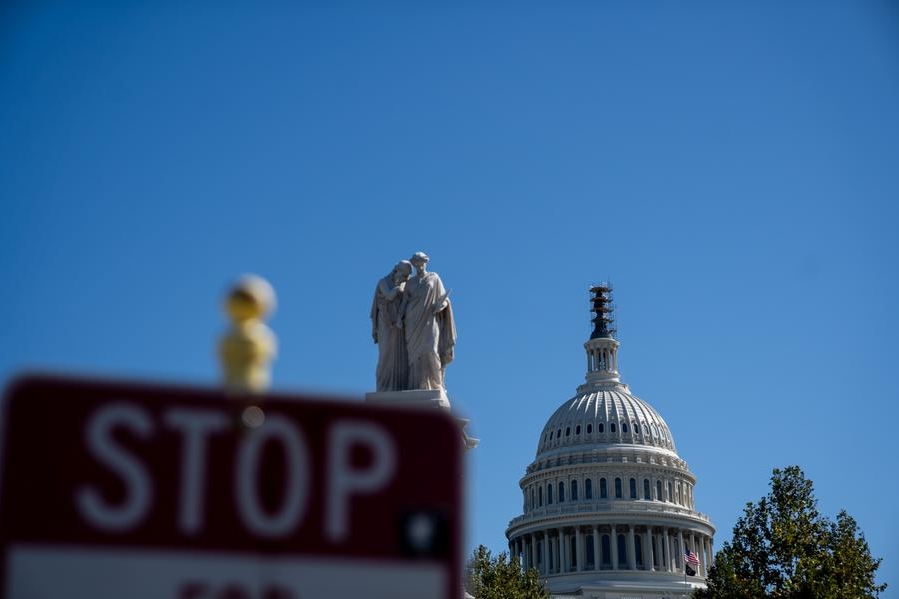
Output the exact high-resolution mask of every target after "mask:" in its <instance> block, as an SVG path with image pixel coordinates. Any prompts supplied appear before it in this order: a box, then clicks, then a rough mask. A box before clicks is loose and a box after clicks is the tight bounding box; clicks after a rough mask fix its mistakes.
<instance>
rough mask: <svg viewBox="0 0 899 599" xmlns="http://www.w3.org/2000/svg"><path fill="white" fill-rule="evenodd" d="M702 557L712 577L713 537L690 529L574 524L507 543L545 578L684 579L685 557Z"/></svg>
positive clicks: (700, 571)
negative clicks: (647, 575)
mask: <svg viewBox="0 0 899 599" xmlns="http://www.w3.org/2000/svg"><path fill="white" fill-rule="evenodd" d="M686 550H689V551H693V552H694V553H695V554H696V555H697V557H699V566H697V567H696V568H695V570H696V575H697V577H698V578H705V577H706V576H707V575H708V564H709V562H710V560H711V559H712V557H713V555H714V554H713V553H712V537H711V535H709V534H707V533H705V532H701V531H698V530H696V529H691V528H683V527H676V526H653V525H636V524H620V523H612V524H591V523H584V524H576V525H573V526H562V527H553V528H547V529H543V530H536V531H531V532H527V533H523V534H521V535H518V536H516V537H513V538H511V539H510V540H509V551H510V552H511V555H513V556H515V557H517V558H518V560H519V563H520V564H521V566H522V567H523V568H534V569H536V570H537V572H538V573H539V574H540V576H541V577H544V578H545V577H547V576H559V575H566V574H579V573H591V572H599V571H604V572H610V571H611V572H617V571H624V572H626V571H629V572H651V573H658V574H671V575H677V576H683V574H684V552H685V551H686Z"/></svg>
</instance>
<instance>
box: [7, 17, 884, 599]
mask: <svg viewBox="0 0 899 599" xmlns="http://www.w3.org/2000/svg"><path fill="white" fill-rule="evenodd" d="M335 4H337V3H324V2H321V3H312V2H308V3H289V2H280V3H279V2H273V3H269V4H268V5H266V6H263V7H254V8H251V7H249V5H246V4H240V3H218V2H216V3H213V2H206V3H202V2H197V3H191V5H190V6H181V5H180V3H150V2H127V1H125V2H115V3H91V2H80V3H65V2H18V3H16V2H11V3H6V4H5V5H4V8H3V9H0V108H2V109H0V131H2V132H3V133H2V135H0V206H2V208H3V212H2V219H0V270H2V272H3V279H2V281H3V282H2V284H0V285H2V287H0V291H2V294H0V309H2V312H3V313H5V314H7V321H6V322H5V324H4V327H3V328H4V332H3V335H2V339H3V342H2V343H0V377H2V379H3V380H8V379H9V377H11V376H12V375H13V374H14V373H16V372H19V371H21V370H23V369H27V368H34V367H40V368H49V369H53V370H59V371H64V372H83V373H98V374H103V375H115V376H121V377H140V378H151V379H164V380H173V381H186V382H192V383H197V382H200V383H209V384H213V383H214V382H215V381H216V380H217V377H218V372H217V365H216V363H215V360H214V345H215V339H216V337H217V336H218V335H219V334H220V332H221V331H222V330H223V328H224V326H225V323H224V319H223V316H222V314H221V311H220V309H219V303H220V300H221V297H222V293H223V290H224V289H225V287H226V286H227V284H228V283H229V282H230V281H232V280H233V279H234V278H236V277H237V276H238V275H240V274H242V273H244V272H256V273H259V274H261V275H263V276H265V277H267V278H268V279H269V280H270V281H271V282H272V284H273V285H274V286H275V288H276V290H277V293H278V297H279V309H278V312H277V313H276V314H275V316H274V317H273V318H272V320H271V326H272V328H273V329H275V331H276V333H277V334H278V336H279V339H280V345H281V352H280V356H279V358H278V361H277V363H276V366H275V370H274V380H275V386H276V387H277V388H278V389H280V390H298V391H326V392H329V393H339V394H342V395H348V396H359V395H361V394H362V393H364V392H366V391H369V390H372V388H373V385H374V366H375V360H376V347H375V346H374V345H373V344H372V343H371V338H370V335H369V331H370V325H369V322H368V314H369V306H370V301H371V294H372V291H373V288H374V285H375V283H376V281H377V280H378V278H379V277H381V276H383V275H384V274H386V273H387V271H388V270H389V269H390V268H391V266H392V265H393V264H394V263H395V262H396V261H397V260H398V259H401V258H408V257H409V256H411V254H412V253H413V252H415V251H419V250H422V251H425V252H427V253H428V254H429V255H430V256H431V269H432V270H434V271H436V272H438V273H439V274H440V275H441V276H442V278H443V280H444V282H445V284H446V285H447V287H449V288H451V289H452V293H453V300H454V309H455V313H456V320H457V327H458V331H459V341H458V346H457V351H456V354H457V360H456V362H454V363H453V364H452V365H451V366H450V368H449V370H448V381H447V383H448V388H449V393H450V397H451V399H452V401H453V403H454V406H455V407H456V409H458V410H459V411H460V412H461V413H463V414H465V415H466V416H467V417H469V418H471V419H472V425H471V428H472V430H473V433H474V434H475V435H476V436H478V437H480V438H481V439H482V443H481V445H480V447H478V448H477V449H476V450H475V451H474V452H471V453H470V454H469V456H468V458H467V459H468V462H469V463H468V465H469V477H468V487H469V492H468V527H467V528H468V530H467V543H468V545H469V546H471V547H473V546H475V545H477V544H479V543H483V544H485V545H487V546H488V547H490V548H492V549H494V550H496V551H498V550H502V549H503V548H504V547H505V539H504V530H505V526H506V524H507V523H508V520H509V519H511V518H512V517H514V516H516V515H518V514H519V513H520V510H521V497H520V492H519V490H518V486H517V485H518V479H519V478H520V476H521V475H522V474H523V473H524V469H525V467H526V466H527V464H528V463H529V462H530V461H531V460H532V459H533V457H534V451H535V449H536V443H537V438H538V435H539V434H540V431H541V429H542V427H543V424H544V422H545V421H546V419H547V418H548V417H549V416H550V415H551V414H552V413H553V411H554V410H555V409H556V408H557V407H558V406H559V405H560V404H561V403H562V402H564V401H565V400H566V399H568V398H569V397H571V396H572V395H573V394H574V390H575V387H576V386H577V385H578V384H579V383H580V382H581V381H582V380H583V376H584V367H585V359H584V355H583V348H582V343H583V342H584V341H585V340H586V338H587V337H588V335H589V333H590V330H591V329H590V325H589V314H588V311H587V310H588V303H587V297H588V294H587V289H588V287H589V285H590V284H591V283H594V282H597V281H600V280H606V279H611V280H612V281H613V282H614V284H615V289H616V302H617V304H618V307H619V310H618V314H617V316H618V326H619V338H620V341H621V343H622V347H621V353H620V367H621V372H622V377H623V379H624V380H625V382H627V383H629V384H630V385H631V389H632V390H633V392H634V393H635V394H637V395H638V396H640V397H641V398H643V399H645V400H646V401H648V402H650V403H651V404H652V405H653V406H654V407H655V408H656V409H658V410H659V412H660V413H661V414H662V415H663V416H664V417H665V418H666V420H667V421H668V424H669V425H670V427H671V429H672V431H673V434H674V438H675V441H676V443H677V446H678V450H679V452H680V454H681V456H682V457H683V458H684V459H686V460H687V462H688V463H689V465H690V467H691V469H692V470H693V472H694V473H695V474H696V475H697V477H698V481H699V482H698V486H697V489H696V502H697V507H698V509H699V510H701V511H703V512H705V513H707V514H708V515H709V516H710V517H711V518H712V520H713V522H714V523H715V524H716V525H717V527H718V535H717V537H716V545H717V546H718V547H720V545H721V543H722V542H723V541H725V540H727V539H728V538H729V537H730V531H731V528H732V527H733V524H734V521H735V520H736V518H737V517H738V516H739V514H740V512H741V510H742V506H743V505H744V504H745V502H747V501H754V500H757V499H758V498H759V497H761V496H762V495H763V494H764V493H765V492H766V491H767V481H768V478H769V476H770V472H771V469H772V468H774V467H777V466H785V465H789V464H799V465H800V466H801V467H802V468H803V469H804V470H805V472H806V474H807V475H808V476H809V477H810V478H811V479H812V480H813V481H814V482H815V485H816V491H817V495H818V498H819V501H820V508H821V509H822V511H823V512H825V513H827V514H828V515H830V516H834V515H835V514H836V512H837V511H838V510H839V509H842V508H845V509H847V510H848V511H849V513H850V514H852V515H853V516H854V517H856V519H857V520H858V522H859V525H860V527H861V529H862V530H863V531H864V532H865V534H866V536H867V539H868V540H869V542H870V544H871V548H872V552H873V553H874V554H875V555H876V556H881V557H883V558H884V563H883V565H882V567H881V570H880V580H881V581H885V582H889V583H890V584H891V585H892V587H893V588H892V589H891V590H890V591H888V592H887V595H886V596H893V595H894V593H896V592H897V591H896V589H897V588H899V566H897V560H899V543H897V542H896V533H897V532H899V516H897V512H896V510H895V508H894V503H895V499H894V498H895V497H896V495H897V494H899V478H897V477H896V468H895V465H894V461H895V456H896V455H897V450H899V441H897V437H896V434H895V433H894V432H893V429H892V426H893V425H895V423H896V419H897V415H899V408H897V403H896V402H897V395H899V382H897V377H896V376H895V371H896V366H895V363H896V359H897V357H899V356H897V351H896V345H895V339H896V337H897V334H899V317H897V310H896V302H895V298H896V296H897V292H899V285H897V275H896V272H897V268H896V267H897V258H899V241H897V235H896V227H897V223H899V208H897V198H899V170H897V165H899V111H897V109H896V107H897V106H899V8H897V6H896V5H895V4H893V3H890V2H877V1H873V0H872V1H868V2H829V1H819V2H792V3H774V2H761V3H757V2H754V3H735V2H726V3H721V2H696V3H669V2H644V3H639V4H634V3H613V2H601V3H596V2H569V3H564V4H559V3H553V4H552V5H550V4H539V3H531V2H525V3H515V4H514V6H513V5H512V4H511V3H478V2H458V3H415V2H391V3H386V2H382V3H363V2H346V3H340V4H339V5H336V6H335ZM896 596H899V595H896Z"/></svg>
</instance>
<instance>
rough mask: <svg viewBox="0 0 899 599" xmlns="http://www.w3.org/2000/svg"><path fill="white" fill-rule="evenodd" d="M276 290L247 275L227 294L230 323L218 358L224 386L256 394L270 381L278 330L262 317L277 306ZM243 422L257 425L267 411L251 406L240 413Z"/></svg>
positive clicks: (257, 277)
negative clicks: (274, 329) (274, 330)
mask: <svg viewBox="0 0 899 599" xmlns="http://www.w3.org/2000/svg"><path fill="white" fill-rule="evenodd" d="M275 303H276V300H275V290H274V289H273V288H272V286H271V285H270V284H269V282H268V281H266V280H265V279H263V278H262V277H259V276H256V275H244V276H243V277H241V278H240V279H238V281H237V282H236V283H235V284H234V285H233V286H232V287H231V289H230V290H229V292H228V295H227V297H226V298H225V313H226V314H227V316H228V318H229V319H230V320H231V327H230V328H229V329H228V330H227V331H226V332H225V334H224V336H222V338H221V340H220V342H219V360H220V362H221V367H222V375H223V378H224V384H225V388H226V389H228V390H229V391H232V392H234V393H236V394H241V395H242V394H256V393H263V392H265V391H267V390H268V388H269V386H270V385H271V363H272V360H274V358H275V356H276V355H277V352H278V340H277V338H276V337H275V334H274V333H273V332H272V330H271V329H270V328H269V327H268V325H266V324H265V322H263V319H264V318H265V317H266V316H268V315H269V314H271V312H272V311H273V310H274V309H275ZM241 420H242V421H243V424H244V425H245V426H247V427H249V428H256V427H258V426H260V425H261V424H262V421H263V420H264V414H263V412H262V410H261V409H260V408H259V407H257V406H252V405H250V406H248V407H246V408H245V409H244V410H243V413H242V415H241Z"/></svg>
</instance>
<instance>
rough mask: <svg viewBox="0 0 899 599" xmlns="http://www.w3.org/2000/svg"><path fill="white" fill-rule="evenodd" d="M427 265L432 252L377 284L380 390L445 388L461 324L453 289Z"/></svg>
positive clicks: (401, 265) (402, 264)
mask: <svg viewBox="0 0 899 599" xmlns="http://www.w3.org/2000/svg"><path fill="white" fill-rule="evenodd" d="M427 265H428V256H427V255H426V254H425V253H424V252H416V253H415V255H413V256H412V257H411V258H410V259H409V260H401V261H400V262H398V263H397V264H396V266H394V267H393V270H391V271H390V273H389V274H388V275H387V276H386V277H384V278H382V279H381V280H380V281H378V285H377V287H376V288H375V296H374V300H373V302H372V308H371V319H372V336H373V337H374V340H375V343H377V344H378V368H377V374H376V378H377V390H378V391H408V390H417V389H442V390H445V386H444V372H445V370H446V366H447V364H449V363H450V362H452V360H453V348H454V346H455V344H456V326H455V323H454V322H453V309H452V305H451V304H450V300H449V292H448V291H447V290H446V289H445V288H444V287H443V282H442V281H441V280H440V277H439V276H437V273H433V272H428V269H427ZM413 268H414V269H415V274H414V275H413V274H412V270H413Z"/></svg>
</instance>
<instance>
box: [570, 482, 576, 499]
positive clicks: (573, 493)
mask: <svg viewBox="0 0 899 599" xmlns="http://www.w3.org/2000/svg"><path fill="white" fill-rule="evenodd" d="M571 501H577V481H576V480H573V481H571Z"/></svg>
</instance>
